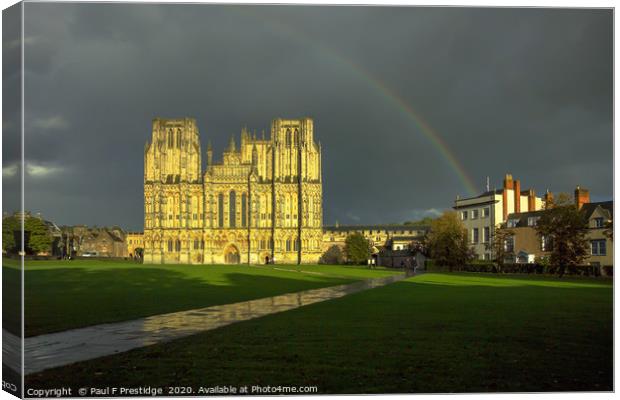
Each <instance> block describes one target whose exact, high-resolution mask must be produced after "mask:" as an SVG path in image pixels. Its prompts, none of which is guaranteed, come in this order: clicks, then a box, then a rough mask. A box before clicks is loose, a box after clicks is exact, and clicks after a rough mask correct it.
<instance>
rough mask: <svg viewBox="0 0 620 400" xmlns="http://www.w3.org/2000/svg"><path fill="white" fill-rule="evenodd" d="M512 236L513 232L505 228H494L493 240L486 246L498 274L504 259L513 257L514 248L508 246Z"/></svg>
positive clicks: (502, 266)
mask: <svg viewBox="0 0 620 400" xmlns="http://www.w3.org/2000/svg"><path fill="white" fill-rule="evenodd" d="M513 236H514V232H513V231H512V230H510V229H508V228H506V227H500V228H496V229H495V233H494V234H493V240H492V241H491V242H490V243H487V245H486V247H487V249H489V250H491V252H492V254H493V261H495V265H497V270H498V271H499V272H502V270H503V269H504V264H505V263H506V258H508V257H514V248H513V247H512V246H510V242H511V240H512V239H513Z"/></svg>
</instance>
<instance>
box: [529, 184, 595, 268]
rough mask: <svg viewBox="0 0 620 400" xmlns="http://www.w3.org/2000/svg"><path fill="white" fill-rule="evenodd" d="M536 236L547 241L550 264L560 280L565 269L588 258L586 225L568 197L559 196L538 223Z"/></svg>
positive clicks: (565, 195)
mask: <svg viewBox="0 0 620 400" xmlns="http://www.w3.org/2000/svg"><path fill="white" fill-rule="evenodd" d="M536 230H537V232H538V235H539V236H540V237H541V238H542V237H545V238H548V239H550V240H549V242H548V243H549V247H550V252H551V254H550V257H549V264H550V265H551V266H552V267H554V268H557V270H558V273H559V276H560V277H562V276H563V275H564V272H565V270H566V268H567V267H573V266H577V265H579V264H581V262H582V261H583V260H584V259H585V258H586V256H587V255H588V250H589V243H588V240H587V238H586V234H587V230H588V224H587V221H586V219H585V218H584V217H583V214H582V213H581V212H580V211H579V209H578V208H577V206H576V205H575V203H574V202H573V201H572V199H571V197H570V196H569V195H567V194H560V195H559V196H558V197H557V199H556V200H555V201H554V202H553V204H552V206H551V207H548V209H547V211H546V212H545V213H543V215H542V216H541V217H540V219H539V220H538V224H537V225H536Z"/></svg>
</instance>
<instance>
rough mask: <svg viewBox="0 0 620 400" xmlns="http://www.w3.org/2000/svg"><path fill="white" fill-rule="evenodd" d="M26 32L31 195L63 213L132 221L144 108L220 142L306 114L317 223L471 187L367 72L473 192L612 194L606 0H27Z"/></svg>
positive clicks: (138, 209) (434, 202)
mask: <svg viewBox="0 0 620 400" xmlns="http://www.w3.org/2000/svg"><path fill="white" fill-rule="evenodd" d="M25 35H26V134H27V137H26V148H27V164H28V165H27V167H26V172H27V182H26V186H27V187H26V191H27V192H26V194H27V196H28V197H27V203H26V208H28V209H32V210H33V211H40V212H42V213H43V214H44V215H46V216H48V217H49V218H51V219H53V220H55V221H57V222H58V223H60V224H75V223H86V224H99V225H108V224H120V225H122V226H124V227H126V228H129V229H141V228H142V215H143V214H142V207H143V204H142V179H143V148H144V143H145V142H146V141H147V140H148V139H149V138H150V131H149V130H150V121H151V119H152V118H153V117H155V116H161V117H182V116H191V117H195V118H197V120H198V124H199V128H200V130H201V140H202V144H203V150H204V147H205V146H206V143H207V141H211V142H212V143H213V145H214V147H215V150H216V154H220V153H221V151H222V150H223V148H224V146H225V145H226V143H227V142H228V139H229V137H230V135H231V134H235V135H237V136H238V134H239V131H240V129H241V127H243V126H244V125H247V126H248V127H249V128H250V129H256V130H257V131H258V133H259V134H260V131H261V130H262V129H265V131H267V132H268V130H269V124H270V120H271V119H272V118H275V117H293V118H294V117H302V116H311V117H313V118H314V119H315V128H316V133H315V136H316V140H320V141H321V143H322V145H323V177H324V211H325V221H324V222H325V223H333V222H335V221H336V220H339V221H340V222H341V223H379V222H401V221H404V220H408V219H415V218H420V217H422V216H424V215H436V214H437V213H438V212H439V211H440V210H442V209H445V208H448V207H450V206H451V205H452V201H453V200H454V197H455V196H456V195H457V194H460V195H466V194H467V189H466V187H465V186H464V185H463V183H462V182H461V181H460V180H459V178H458V175H457V174H456V172H455V171H454V169H453V168H452V167H451V166H450V164H449V163H448V162H447V161H446V160H445V158H444V157H443V156H442V155H441V153H440V152H439V151H438V149H437V148H436V147H435V146H434V145H433V144H432V142H431V141H430V140H429V139H428V138H427V137H426V136H425V135H424V134H423V133H422V132H421V131H420V130H419V127H418V126H417V125H416V123H415V121H413V119H412V118H411V116H410V115H408V114H406V113H405V112H404V111H403V109H402V108H401V107H400V106H399V104H398V102H397V101H395V100H394V99H393V98H389V96H386V94H385V92H383V91H382V89H381V87H380V86H381V85H384V86H385V87H387V88H389V90H390V91H392V92H394V93H396V94H397V95H398V96H399V97H400V98H401V99H402V101H403V102H404V103H406V104H407V106H408V107H412V108H413V109H415V110H416V111H417V113H418V114H420V115H422V116H423V117H424V119H425V120H426V121H427V122H428V123H429V124H430V125H431V126H432V127H433V128H434V130H435V131H436V132H437V133H438V134H439V135H440V136H441V137H442V139H443V140H444V141H445V142H446V143H447V144H448V146H449V148H450V149H451V150H452V152H453V153H454V155H455V156H456V158H457V159H458V160H459V161H460V162H461V163H462V165H463V166H464V167H465V170H466V173H467V174H469V175H470V176H471V177H472V178H473V179H474V180H475V184H476V185H477V186H478V187H477V189H479V190H482V189H483V187H482V186H483V182H484V179H485V177H486V176H487V175H489V176H490V177H491V180H492V185H497V186H499V185H500V184H501V183H500V182H501V178H502V176H503V174H504V173H506V172H512V173H513V175H515V176H516V177H518V178H520V179H521V180H522V182H523V185H524V187H528V186H533V187H535V188H536V189H537V190H538V192H539V193H540V192H542V191H543V190H545V189H546V188H549V189H551V190H553V191H570V190H572V189H573V188H574V186H575V185H576V184H580V185H582V186H586V187H588V188H590V189H591V191H592V193H593V194H595V195H596V196H600V197H601V198H605V197H608V198H611V196H612V174H613V172H612V108H611V105H612V86H611V83H612V39H611V37H612V13H611V11H608V10H550V9H480V8H478V9H458V8H437V9H428V8H412V7H411V8H380V7H293V6H278V7H276V6H253V7H250V6H244V7H241V6H213V5H180V4H176V5H147V4H133V5H124V4H62V5H61V4H44V3H43V4H37V3H28V4H27V5H26V27H25ZM5 179H10V178H6V177H5Z"/></svg>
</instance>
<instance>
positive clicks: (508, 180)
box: [502, 174, 514, 221]
mask: <svg viewBox="0 0 620 400" xmlns="http://www.w3.org/2000/svg"><path fill="white" fill-rule="evenodd" d="M513 188H514V185H513V182H512V175H510V174H506V177H505V178H504V190H503V191H502V205H503V207H502V208H503V210H502V211H503V216H504V221H506V219H507V218H508V189H513Z"/></svg>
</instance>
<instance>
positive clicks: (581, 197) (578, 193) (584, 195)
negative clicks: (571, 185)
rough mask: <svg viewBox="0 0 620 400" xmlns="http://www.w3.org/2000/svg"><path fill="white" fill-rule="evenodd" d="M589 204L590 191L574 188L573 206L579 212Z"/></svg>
mask: <svg viewBox="0 0 620 400" xmlns="http://www.w3.org/2000/svg"><path fill="white" fill-rule="evenodd" d="M589 202H590V191H589V190H588V189H583V188H581V187H579V186H577V187H576V188H575V205H576V206H577V209H579V210H581V206H583V205H584V204H587V203H589Z"/></svg>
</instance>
